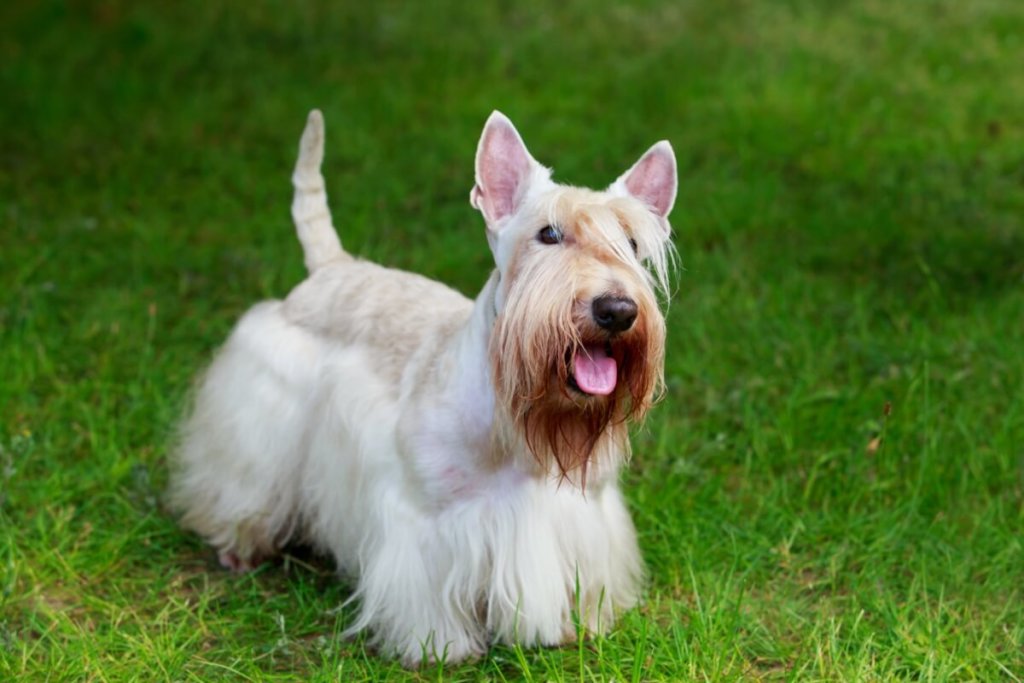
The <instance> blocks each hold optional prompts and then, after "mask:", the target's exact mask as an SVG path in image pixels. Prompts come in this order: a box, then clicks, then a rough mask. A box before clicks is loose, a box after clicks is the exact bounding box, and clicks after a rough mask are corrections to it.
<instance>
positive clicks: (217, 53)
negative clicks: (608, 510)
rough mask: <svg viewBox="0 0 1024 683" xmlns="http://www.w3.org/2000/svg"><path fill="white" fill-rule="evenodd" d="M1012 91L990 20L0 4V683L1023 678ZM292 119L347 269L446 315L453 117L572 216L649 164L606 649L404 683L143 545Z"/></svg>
mask: <svg viewBox="0 0 1024 683" xmlns="http://www.w3.org/2000/svg"><path fill="white" fill-rule="evenodd" d="M1022 65H1024V4H1021V3H1019V2H1016V1H1015V0H972V1H970V2H957V1H953V0H916V1H910V0H908V1H906V2H888V1H884V0H862V1H854V0H849V1H846V2H839V1H836V2H827V1H825V0H821V1H812V0H779V1H777V2H771V3H768V2H752V1H750V0H724V1H721V2H712V1H710V0H700V1H698V0H684V1H681V2H664V1H644V2H634V3H629V4H620V3H612V2H605V1H604V0H596V1H593V2H583V1H577V0H570V1H567V2H563V3H560V4H559V5H558V6H557V7H556V6H553V5H551V6H549V5H548V4H546V3H541V2H534V1H533V0H524V1H522V2H517V3H511V2H496V3H461V2H454V1H448V0H438V1H437V2H432V3H401V2H393V1H384V2H376V3H353V2H338V3H326V2H324V3H309V2H293V3H285V2H271V1H270V0H255V1H254V2H249V3H244V4H243V3H224V2H210V3H198V2H180V3H175V2H149V3H131V2H122V1H120V0H109V1H97V2H81V1H79V2H54V1H51V0H41V1H38V2H24V1H20V0H19V1H14V2H7V3H4V4H3V6H2V7H0V97H2V106H0V222H2V223H0V225H2V227H0V467H2V474H0V486H2V489H0V677H3V678H4V679H5V680H103V681H115V680H198V681H209V680H220V679H223V680H269V679H279V680H294V679H296V678H300V679H305V680H364V679H382V678H390V677H401V676H406V675H407V676H409V677H411V678H414V679H416V678H423V679H428V678H442V677H443V678H445V679H452V680H519V679H525V680H580V679H585V680H610V679H611V678H615V679H616V680H627V679H628V680H695V679H707V680H750V679H759V678H761V679H798V680H815V679H817V680H877V679H882V680H890V679H913V680H957V679H959V680H971V679H973V680H1020V679H1021V678H1022V677H1024V654H1022V652H1024V607H1022V602H1021V591H1022V588H1024V569H1022V568H1024V539H1022V531H1024V389H1022V387H1024V224H1022V222H1024V218H1022V217H1024V69H1022V68H1021V67H1022ZM312 107H319V108H321V109H322V110H323V111H324V113H325V116H326V119H327V126H328V150H327V160H326V164H325V174H326V176H327V182H328V191H329V194H330V198H331V203H332V208H333V210H334V214H335V222H336V224H337V225H338V226H339V229H340V231H341V233H342V238H343V240H344V242H345V244H346V246H347V247H348V248H349V249H350V250H352V251H354V252H356V253H358V254H361V255H363V256H366V257H368V258H372V259H374V260H377V261H381V262H384V263H386V264H388V265H393V266H398V267H402V268H408V269H412V270H415V271H418V272H421V273H424V274H427V275H429V276H432V277H436V278H439V279H442V280H444V281H446V282H448V283H451V284H453V285H454V286H456V287H457V288H459V289H460V290H462V291H463V292H465V293H467V294H468V295H472V294H473V293H474V292H475V291H476V289H477V288H479V286H480V285H481V283H482V282H483V281H484V279H485V278H486V275H487V272H488V270H489V268H490V266H491V264H490V262H489V257H488V252H487V249H486V247H485V242H484V239H483V234H482V233H483V226H482V223H481V221H480V219H479V217H478V215H476V214H475V212H473V211H472V209H470V207H469V205H468V201H467V198H468V192H469V188H470V186H471V184H472V163H473V153H474V150H475V145H476V141H477V136H478V135H479V132H480V128H481V126H482V125H483V122H484V120H485V118H486V116H487V115H488V113H489V112H490V111H491V110H492V109H495V108H497V109H500V110H502V111H504V112H505V113H506V114H508V115H509V116H510V117H511V118H512V120H513V121H515V122H516V124H517V126H518V127H519V129H520V132H521V133H522V134H523V136H524V138H525V140H526V142H527V145H528V146H529V147H530V149H531V151H532V152H533V153H534V155H535V156H536V157H537V158H538V159H539V160H540V161H541V162H542V163H545V164H548V165H553V166H555V168H556V179H559V180H562V181H568V182H573V183H577V184H584V185H591V186H604V185H605V184H607V183H608V182H610V181H611V180H612V179H613V178H614V177H615V176H617V175H618V174H619V173H620V172H621V171H622V170H624V169H625V168H627V167H628V166H629V165H630V164H631V163H632V162H633V161H634V160H635V159H636V158H637V157H638V156H639V154H641V153H642V152H643V151H644V150H645V149H646V148H647V147H648V146H649V145H650V144H651V143H653V142H654V141H656V140H658V139H661V138H668V139H670V140H671V141H672V143H673V145H674V147H675V149H676V153H677V155H678V160H679V170H680V190H679V197H678V200H677V202H676V209H675V212H674V214H673V216H672V222H673V226H674V229H675V242H676V245H677V248H678V249H679V252H680V254H681V257H682V259H681V260H682V264H683V266H684V268H683V269H682V270H681V272H680V273H679V274H678V277H677V292H676V295H675V298H674V300H673V303H672V305H671V309H670V312H669V326H670V344H669V351H668V361H667V376H668V382H669V390H668V394H667V396H666V399H665V400H664V401H663V403H662V404H661V405H660V406H659V407H658V408H657V409H656V410H655V411H653V413H652V418H651V419H650V421H649V422H648V424H647V425H646V426H645V427H644V428H643V429H642V430H640V431H639V432H638V433H637V434H636V437H635V439H634V442H635V452H636V456H635V458H634V461H633V464H632V467H631V469H630V471H629V473H628V474H627V477H626V482H625V484H626V490H627V496H628V497H629V500H630V503H631V505H632V507H633V511H634V516H635V519H636V522H637V525H638V528H639V532H640V535H641V542H642V545H643V549H644V553H645V556H646V558H647V560H648V563H649V570H650V583H649V590H648V593H647V597H646V601H645V603H644V605H643V606H642V607H641V608H640V609H637V610H634V611H633V612H631V613H629V614H627V615H625V616H624V618H623V619H622V621H621V623H620V625H619V627H618V628H617V629H616V630H615V631H614V632H613V633H612V634H610V635H609V636H608V637H607V638H602V639H598V640H594V641H590V642H587V643H585V644H583V645H581V646H580V647H570V648H565V649H560V650H542V651H530V650H527V651H522V650H518V649H504V648H497V649H495V650H493V651H492V652H491V653H490V655H489V656H488V657H487V658H485V659H483V660H481V661H480V662H477V663H474V664H469V665H465V666H461V667H457V668H454V669H449V670H446V671H442V670H439V669H429V670H423V671H420V672H415V673H404V672H402V671H401V670H400V669H398V668H397V667H396V666H395V665H393V664H392V663H391V662H387V661H381V660H378V659H377V658H376V657H375V656H374V655H373V654H372V653H368V652H366V651H365V650H364V648H363V645H362V642H361V641H356V642H340V641H338V640H337V639H336V635H337V633H338V632H339V631H340V630H341V629H342V628H343V627H344V625H345V623H346V622H347V619H348V618H349V617H350V611H349V610H347V609H338V607H339V605H340V604H341V603H342V602H343V601H344V599H345V597H346V596H347V590H346V587H345V586H344V585H342V584H341V583H340V582H338V581H337V580H335V579H334V578H333V577H332V575H331V572H330V567H329V566H326V565H325V564H323V563H319V562H316V561H312V562H311V561H310V560H309V558H301V557H299V558H294V557H290V558H287V559H286V560H285V561H284V562H282V563H278V564H275V565H271V566H269V567H266V568H264V569H261V570H260V571H259V572H257V573H255V574H254V575H251V576H245V577H236V576H230V575H228V574H226V573H223V572H221V571H220V570H219V569H217V568H216V567H215V566H214V564H215V562H213V561H212V556H211V553H210V551H208V550H207V549H206V548H204V547H203V546H202V544H201V543H200V542H199V541H198V540H197V539H195V538H193V537H191V536H189V535H187V534H185V533H183V532H181V531H180V530H179V529H178V528H177V527H176V525H175V523H174V521H173V519H171V518H170V517H169V516H168V515H167V514H166V513H165V511H164V510H163V509H162V507H161V496H162V490H163V487H164V485H165V483H166V466H165V451H166V446H167V442H168V437H169V434H170V431H171V429H172V427H173V424H174V421H175V419H176V416H177V415H178V413H179V412H180V409H181V407H182V405H183V403H184V401H185V398H186V394H187V391H188V388H189V386H190V382H191V378H192V377H193V375H194V373H195V372H196V371H198V370H199V369H200V368H201V367H202V366H203V365H204V364H205V363H206V362H207V361H208V359H209V357H210V354H211V352H212V350H213V349H214V348H215V347H216V346H217V345H218V344H219V343H220V342H221V341H222V340H223V338H224V336H225V335H226V333H227V331H228V330H229V329H230V326H231V324H232V323H233V321H234V320H236V319H237V317H238V316H239V314H240V313H241V312H242V311H243V310H244V309H245V308H246V307H247V306H248V305H249V304H250V303H251V302H253V301H255V300H257V299H259V298H261V297H270V296H281V295H283V294H285V293H286V292H287V291H288V289H289V287H291V286H292V285H293V284H294V283H296V282H297V281H298V280H299V279H300V278H301V277H302V275H303V270H302V265H301V254H300V251H299V248H298V245H297V243H296V240H295V238H294V236H293V233H292V228H291V225H290V219H289V217H288V206H289V202H290V186H289V174H290V170H291V166H292V163H293V159H294V153H295V148H296V144H297V140H298V136H299V133H300V131H301V129H302V125H303V121H304V117H305V115H306V112H307V111H308V110H309V109H310V108H312ZM887 404H888V405H890V406H891V412H890V414H888V415H886V412H888V411H887V410H886V409H885V406H886V405H887Z"/></svg>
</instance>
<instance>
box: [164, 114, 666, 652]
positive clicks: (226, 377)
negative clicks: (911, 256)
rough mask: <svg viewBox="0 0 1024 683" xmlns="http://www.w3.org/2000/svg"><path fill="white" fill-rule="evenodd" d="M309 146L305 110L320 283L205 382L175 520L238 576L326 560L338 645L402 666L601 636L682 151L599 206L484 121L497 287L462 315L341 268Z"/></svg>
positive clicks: (637, 572)
mask: <svg viewBox="0 0 1024 683" xmlns="http://www.w3.org/2000/svg"><path fill="white" fill-rule="evenodd" d="M323 140H324V124H323V118H322V116H321V114H320V112H319V111H316V110H314V111H313V112H311V113H310V115H309V118H308V121H307V124H306V128H305V131H304V132H303V135H302V139H301V142H300V145H299V157H298V162H297V165H296V168H295V172H294V175H293V177H292V182H293V185H294V189H295V195H294V201H293V204H292V217H293V219H294V222H295V225H296V228H297V231H298V236H299V240H300V242H301V244H302V248H303V252H304V259H305V265H306V267H307V269H308V271H309V276H308V278H307V279H306V280H304V281H303V282H302V283H300V284H299V285H298V286H297V287H295V289H294V290H292V291H291V293H290V294H288V296H287V297H286V298H285V299H284V300H274V301H265V302H262V303H258V304H256V305H255V306H253V307H252V308H251V309H250V310H249V311H248V312H246V313H245V315H244V316H243V317H242V319H241V320H240V321H239V322H238V324H237V325H236V327H235V328H234V330H233V331H232V332H231V335H230V337H229V338H228V340H227V342H226V343H225V345H224V347H223V348H222V349H220V351H219V352H218V353H217V354H216V356H215V359H214V360H213V362H212V364H211V366H210V367H209V368H208V370H207V371H206V372H205V374H204V375H203V376H202V377H201V378H200V380H199V381H198V383H197V388H196V394H195V397H194V400H193V405H192V408H191V410H190V412H189V413H188V414H187V415H186V417H185V419H184V420H183V422H182V426H181V429H180V436H179V439H178V443H177V445H176V447H175V449H174V452H173V455H172V459H173V468H172V476H171V488H170V496H169V498H170V501H171V504H172V507H173V508H174V509H175V510H176V511H177V512H178V514H179V515H180V517H181V521H182V524H183V525H184V526H185V527H186V528H188V529H191V530H194V531H195V532H197V533H199V534H200V535H201V536H202V537H204V538H205V539H206V540H207V541H208V542H209V543H210V544H211V545H213V546H214V547H215V548H216V549H217V551H218V553H219V559H220V562H221V564H222V565H224V566H225V567H227V568H229V569H231V570H235V571H246V570H249V569H251V568H253V567H254V566H256V565H257V564H259V563H260V562H262V561H264V560H266V559H267V558H269V557H271V556H273V555H274V554H275V553H278V552H279V551H280V550H281V549H282V548H283V547H284V546H285V544H287V543H289V542H301V543H307V544H311V545H312V546H313V547H314V548H316V549H318V550H320V551H321V552H324V553H326V554H329V555H331V556H333V558H334V560H335V561H336V563H337V566H338V569H339V571H340V572H341V573H342V574H344V575H347V576H349V577H351V578H352V580H353V581H354V591H353V594H352V598H351V600H356V601H357V602H358V604H359V610H358V613H357V616H356V617H355V619H354V623H352V625H351V627H350V628H349V629H348V630H347V631H346V634H354V633H357V632H359V631H361V630H364V629H367V630H368V631H369V632H370V638H369V643H370V645H371V646H375V647H376V648H377V649H378V650H379V651H381V652H382V653H383V654H386V655H392V656H397V657H399V658H401V660H402V662H403V663H404V664H405V665H406V666H410V667H414V666H417V665H418V664H419V663H421V662H423V661H432V662H433V661H439V660H444V661H446V662H450V663H452V662H458V661H460V660H463V659H466V658H469V657H475V656H479V655H481V654H483V653H484V652H485V651H486V648H487V647H488V646H489V644H490V643H493V642H499V643H506V644H513V643H519V644H522V645H526V646H534V645H541V646H556V645H559V644H562V643H566V642H570V641H573V640H574V639H575V638H576V637H577V634H578V629H577V626H576V624H579V625H580V628H581V629H586V631H585V632H584V633H600V632H603V631H605V630H606V629H607V628H608V627H609V626H610V625H611V624H612V621H613V618H614V617H615V615H616V614H617V613H619V612H620V611H622V610H625V609H628V608H630V607H631V606H633V605H634V604H635V603H636V602H637V600H638V597H639V592H640V589H641V585H642V581H643V576H644V570H643V564H642V560H641V557H640V552H639V548H638V546H637V539H636V533H635V530H634V527H633V523H632V521H631V519H630V515H629V512H628V511H627V508H626V505H625V504H624V501H623V498H622V495H621V493H620V491H619V488H618V482H617V479H618V475H619V472H620V469H621V467H622V466H623V464H624V463H625V462H626V461H627V460H628V458H629V456H630V445H629V439H628V425H629V424H630V423H639V422H640V421H641V420H642V419H643V417H644V415H645V414H646V412H647V411H648V409H649V408H650V407H651V405H652V403H653V402H654V401H655V400H656V399H657V397H658V396H659V395H660V393H661V392H662V387H663V376H664V372H663V358H664V348H665V321H664V317H663V315H662V313H661V312H660V310H659V302H661V303H666V304H667V300H668V279H669V272H670V269H671V267H672V265H673V262H674V259H675V250H674V249H673V247H672V245H671V241H670V232H671V228H670V225H669V223H668V215H669V212H670V211H671V209H672V206H673V203H674V202H675V196H676V187H677V179H676V161H675V156H674V153H673V151H672V147H671V145H669V143H668V142H666V141H662V142H659V143H657V144H655V145H654V146H653V147H651V148H650V149H649V150H648V151H647V152H646V153H645V154H644V155H643V156H642V157H641V158H640V160H639V161H637V162H636V164H634V165H633V166H632V167H631V168H630V169H629V170H628V171H626V172H625V173H624V174H622V176H620V177H619V178H618V179H617V180H615V182H613V183H612V184H611V185H610V186H609V187H608V188H607V189H605V190H604V191H593V190H588V189H582V188H577V187H571V186H566V185H560V184H556V183H555V182H553V181H552V180H551V170H550V169H548V168H545V167H544V166H542V165H541V164H539V163H538V162H537V161H536V160H535V159H534V158H533V157H532V156H531V155H530V153H529V151H528V150H527V148H526V146H525V145H524V144H523V140H522V138H521V137H520V135H519V133H518V131H517V130H516V128H515V127H514V126H513V125H512V123H511V121H509V119H508V118H506V117H505V116H504V115H502V114H501V113H499V112H497V111H495V112H494V113H492V114H491V116H490V118H489V119H488V120H487V123H486V125H485V127H484V130H483V133H482V135H481V137H480V141H479V145H478V149H477V154H476V169H475V170H476V183H475V185H474V187H473V188H472V191H471V193H470V203H471V204H472V206H473V207H474V208H476V209H478V210H479V211H480V213H481V214H483V219H484V223H485V225H486V235H487V242H488V245H489V247H490V250H491V253H492V254H493V256H494V261H495V268H494V271H493V272H492V273H491V275H490V277H489V278H488V280H487V282H486V284H485V285H484V287H483V289H482V291H481V292H480V293H479V295H478V296H477V297H476V299H475V300H474V301H470V300H469V299H467V298H466V297H464V296H463V295H461V294H459V293H457V292H455V291H454V290H452V289H449V288H448V287H446V286H444V285H442V284H440V283H437V282H435V281H432V280H429V279H427V278H424V277H422V276H419V275H416V274H412V273H408V272H404V271H400V270H394V269H390V268H385V267H383V266H380V265H376V264H374V263H370V262H368V261H364V260H360V259H357V258H355V257H353V256H352V255H350V254H349V253H348V252H346V251H345V250H344V249H343V248H342V246H341V242H340V241H339V238H338V235H337V233H336V231H335V229H334V227H333V225H332V217H331V214H330V211H329V209H328V206H327V196H326V192H325V186H324V179H323V176H322V175H321V170H320V167H321V163H322V160H323Z"/></svg>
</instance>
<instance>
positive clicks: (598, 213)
mask: <svg viewBox="0 0 1024 683" xmlns="http://www.w3.org/2000/svg"><path fill="white" fill-rule="evenodd" d="M548 201H549V204H548V206H549V209H548V214H547V224H548V225H557V226H559V227H560V228H561V229H563V230H566V231H569V230H572V231H573V232H575V233H578V234H577V235H576V238H577V239H579V240H581V241H588V242H590V243H592V244H600V245H601V246H602V247H603V248H605V249H607V250H609V251H611V252H612V253H613V254H614V255H615V256H616V257H617V258H618V259H619V260H620V261H622V262H623V263H627V264H629V263H633V262H635V261H636V260H637V255H639V257H640V259H641V260H642V261H643V264H644V265H645V266H646V268H645V269H644V270H645V273H646V274H645V277H650V278H651V284H652V285H653V286H654V287H655V288H656V289H657V290H658V292H659V294H660V295H661V297H662V298H663V299H665V300H667V299H668V297H669V294H670V287H671V285H670V281H669V272H670V271H671V270H672V269H673V268H674V267H675V265H676V261H677V258H678V255H677V253H676V250H675V246H674V245H673V243H672V241H671V239H670V235H669V226H668V222H667V221H666V220H665V219H664V218H661V217H659V216H657V215H656V214H654V213H653V212H652V211H650V209H648V208H647V207H646V206H644V205H643V204H642V203H641V202H640V201H638V200H636V199H634V198H632V197H614V198H611V199H608V198H607V196H605V195H601V194H598V193H596V192H593V191H592V190H587V189H584V188H576V187H560V188H558V189H557V190H555V192H554V195H553V196H552V197H551V198H549V200H548ZM623 237H625V239H623ZM629 239H634V240H636V243H637V255H634V254H633V250H632V247H631V246H630V245H629Z"/></svg>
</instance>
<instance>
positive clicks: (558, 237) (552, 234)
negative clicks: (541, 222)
mask: <svg viewBox="0 0 1024 683" xmlns="http://www.w3.org/2000/svg"><path fill="white" fill-rule="evenodd" d="M537 239H538V240H540V241H541V242H543V243H544V244H558V243H559V242H561V241H562V233H561V231H559V230H558V228H553V227H551V226H550V225H547V226H544V227H543V228H541V230H540V232H538V233H537Z"/></svg>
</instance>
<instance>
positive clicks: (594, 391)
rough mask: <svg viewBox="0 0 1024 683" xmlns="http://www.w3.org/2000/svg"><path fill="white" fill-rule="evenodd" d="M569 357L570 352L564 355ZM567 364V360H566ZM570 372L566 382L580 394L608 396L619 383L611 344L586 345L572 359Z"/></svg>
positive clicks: (608, 342)
mask: <svg viewBox="0 0 1024 683" xmlns="http://www.w3.org/2000/svg"><path fill="white" fill-rule="evenodd" d="M566 355H567V356H568V355H571V352H567V354H566ZM566 360H567V362H568V360H569V359H568V358H567V359H566ZM571 362H572V371H571V372H570V373H569V378H568V380H567V382H566V384H567V385H568V387H569V388H570V389H572V390H574V391H577V392H579V393H581V394H588V395H590V396H608V395H609V394H611V393H612V392H614V391H615V386H616V384H618V381H619V364H618V361H617V360H615V356H614V354H613V352H612V344H611V342H610V341H605V342H604V343H600V344H586V345H584V346H583V348H581V349H579V350H577V351H576V354H575V355H574V356H573V357H572V361H571Z"/></svg>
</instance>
